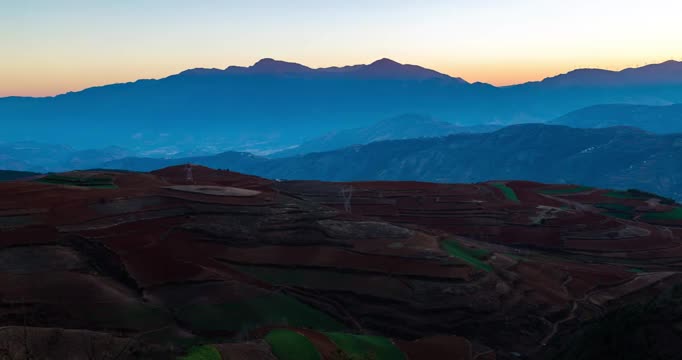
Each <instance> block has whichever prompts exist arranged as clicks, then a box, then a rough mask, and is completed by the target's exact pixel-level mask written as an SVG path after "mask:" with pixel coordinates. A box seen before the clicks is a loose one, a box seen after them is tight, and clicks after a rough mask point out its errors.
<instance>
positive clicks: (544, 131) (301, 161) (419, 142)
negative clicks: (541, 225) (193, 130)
mask: <svg viewBox="0 0 682 360" xmlns="http://www.w3.org/2000/svg"><path fill="white" fill-rule="evenodd" d="M680 146H682V135H679V134H678V135H674V134H673V135H655V134H651V133H647V132H644V131H642V130H639V129H635V128H627V127H613V128H604V129H575V128H569V127H565V126H556V125H541V124H527V125H515V126H510V127H506V128H503V129H501V130H498V131H495V132H492V133H483V134H457V135H451V136H447V137H442V138H425V139H412V140H393V141H381V142H375V143H371V144H368V145H364V146H353V147H348V148H344V149H340V150H335V151H329V152H322V153H314V154H308V155H305V156H297V157H290V158H283V159H272V160H265V159H261V158H258V159H257V160H256V158H252V157H250V156H248V155H241V156H239V155H230V157H229V158H230V159H232V160H230V161H227V160H226V161H221V160H220V157H206V158H186V159H173V160H163V161H159V160H148V159H127V160H121V161H113V162H110V163H107V164H106V165H105V167H108V168H115V169H129V170H137V171H149V170H153V169H154V168H157V167H159V166H171V165H178V164H184V163H196V164H202V165H210V166H215V167H220V168H229V169H232V170H235V171H243V172H248V173H253V174H257V175H259V176H264V177H268V178H273V179H274V178H278V179H317V180H325V181H351V180H401V181H406V180H414V181H434V182H465V183H469V182H479V181H486V180H491V179H523V180H530V181H540V182H549V183H574V184H584V185H590V186H596V187H604V188H613V189H630V188H636V189H640V190H645V191H650V192H655V193H659V194H662V195H665V196H668V197H673V198H676V199H682V192H680V188H682V175H680V174H682V153H681V152H680V151H679V149H680ZM221 156H227V155H221Z"/></svg>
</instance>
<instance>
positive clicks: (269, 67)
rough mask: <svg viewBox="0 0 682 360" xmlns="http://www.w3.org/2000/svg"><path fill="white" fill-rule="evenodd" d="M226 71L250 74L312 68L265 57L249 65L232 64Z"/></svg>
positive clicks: (299, 70)
mask: <svg viewBox="0 0 682 360" xmlns="http://www.w3.org/2000/svg"><path fill="white" fill-rule="evenodd" d="M226 71H229V72H231V73H248V74H300V73H306V72H310V71H312V69H311V68H309V67H307V66H304V65H301V64H298V63H293V62H287V61H281V60H275V59H272V58H263V59H260V60H258V61H257V62H256V63H255V64H253V65H251V66H249V67H243V66H230V67H228V68H227V69H226Z"/></svg>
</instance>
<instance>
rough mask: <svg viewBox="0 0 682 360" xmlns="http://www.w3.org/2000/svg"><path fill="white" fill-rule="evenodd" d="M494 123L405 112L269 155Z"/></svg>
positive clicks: (487, 127) (473, 130) (431, 134)
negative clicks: (462, 122)
mask: <svg viewBox="0 0 682 360" xmlns="http://www.w3.org/2000/svg"><path fill="white" fill-rule="evenodd" d="M500 127H501V126H496V125H479V126H458V125H454V124H451V123H448V122H445V121H438V120H435V119H433V118H431V117H429V116H424V115H417V114H405V115H401V116H397V117H393V118H389V119H385V120H382V121H379V122H377V123H375V124H373V125H371V126H369V127H365V128H357V129H349V130H340V131H334V132H330V133H328V134H325V135H323V136H321V137H318V138H314V139H311V140H309V141H306V142H304V143H302V144H301V145H299V146H296V147H294V148H292V149H287V150H284V151H280V152H276V153H274V154H270V155H268V156H269V157H277V158H281V157H288V156H293V155H304V154H309V153H313V152H322V151H329V150H337V149H341V148H344V147H347V146H351V145H364V144H369V143H371V142H375V141H382V140H400V139H415V138H422V137H439V136H446V135H450V134H458V133H481V132H490V131H494V130H497V129H499V128H500Z"/></svg>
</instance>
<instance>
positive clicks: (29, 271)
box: [0, 166, 682, 360]
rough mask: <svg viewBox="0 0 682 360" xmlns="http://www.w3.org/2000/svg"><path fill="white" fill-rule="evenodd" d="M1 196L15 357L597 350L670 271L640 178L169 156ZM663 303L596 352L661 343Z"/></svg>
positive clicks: (424, 357) (678, 275)
mask: <svg viewBox="0 0 682 360" xmlns="http://www.w3.org/2000/svg"><path fill="white" fill-rule="evenodd" d="M104 183H107V184H109V185H110V186H106V187H105V186H92V185H93V184H104ZM344 191H346V192H348V191H351V192H352V199H351V201H350V202H348V203H347V204H346V203H345V202H344V196H343V193H344ZM0 198H1V199H2V201H1V202H0V231H2V234H3V236H2V237H0V260H1V261H0V287H2V289H3V290H2V299H3V302H5V303H6V304H11V305H8V306H6V307H5V308H4V309H3V316H1V317H0V326H2V329H3V338H2V341H0V349H4V350H5V351H7V352H8V353H9V354H11V355H10V356H12V358H15V359H18V358H22V359H23V358H40V359H42V358H48V357H59V358H62V359H84V360H87V359H93V358H101V357H104V358H115V359H126V360H127V359H159V360H160V359H175V358H181V359H211V360H214V359H215V360H220V359H244V360H262V359H270V360H287V359H292V356H294V357H293V358H295V359H297V360H299V359H326V360H337V359H349V358H352V359H363V360H364V359H380V360H396V359H410V360H433V359H457V360H475V359H478V360H494V359H502V360H504V359H518V358H525V359H549V358H554V356H555V355H557V354H559V355H560V354H565V356H564V357H562V358H575V356H576V354H578V355H580V356H579V357H580V358H581V359H585V360H597V359H603V356H601V355H599V353H597V354H593V353H591V351H592V349H593V345H591V343H590V338H589V337H590V336H591V337H594V336H597V337H596V338H595V339H601V338H602V337H600V336H604V335H603V331H602V332H599V327H600V326H601V327H602V328H604V329H613V327H614V325H613V324H611V320H610V319H611V318H612V317H613V315H612V314H616V315H617V314H619V313H620V312H623V311H626V312H627V311H630V310H628V309H629V307H630V306H638V305H640V304H647V303H652V302H658V303H660V301H671V299H678V298H679V296H678V295H675V296H669V295H666V294H671V293H672V294H673V295H674V294H675V293H677V292H679V291H676V289H679V288H680V287H679V286H680V285H681V284H682V272H681V268H680V265H679V264H680V259H682V247H680V236H682V233H680V229H681V227H680V224H682V216H680V207H679V205H678V204H675V203H672V202H669V201H667V200H665V199H662V198H660V197H658V196H656V195H653V194H644V193H641V192H616V193H614V192H613V191H609V190H601V189H595V188H585V187H579V186H575V185H551V184H542V183H534V182H524V181H504V182H483V183H476V184H434V183H423V182H354V183H331V182H319V181H280V182H277V181H271V180H267V179H263V178H258V177H254V176H249V175H244V174H239V173H236V172H234V171H224V170H222V171H219V170H212V169H209V168H205V167H201V166H195V167H194V168H193V178H192V179H191V181H188V180H187V177H186V172H185V168H184V166H178V167H171V168H165V169H160V170H157V171H154V172H151V173H121V172H116V171H80V172H70V173H62V174H57V175H53V176H52V177H50V178H43V179H38V180H32V181H14V182H4V183H0ZM657 299H661V300H660V301H659V300H657ZM666 299H667V300H666ZM676 301H679V300H676ZM658 308H659V309H664V310H666V311H668V310H674V309H670V308H661V307H658ZM645 309H646V308H645ZM652 309H653V308H652ZM668 314H671V315H674V314H675V312H674V311H670V312H669V313H668ZM662 318H665V315H664V313H660V312H658V313H656V314H650V315H649V316H648V317H647V316H640V317H638V318H636V319H633V320H632V321H631V322H630V323H632V324H638V325H639V326H641V327H638V328H637V330H636V331H637V332H638V333H649V334H653V335H655V334H660V336H666V337H665V339H666V342H661V345H660V346H657V347H655V348H654V349H647V350H646V352H642V351H643V350H641V349H640V350H639V352H634V349H633V348H617V347H611V348H610V352H609V356H610V357H612V358H623V356H625V355H639V357H638V358H644V357H645V356H644V355H651V354H654V355H656V356H658V357H659V358H674V357H675V356H676V354H677V353H678V351H677V350H678V349H676V347H675V346H674V344H676V343H678V341H679V340H680V334H679V332H676V331H673V329H674V328H675V327H678V326H679V323H680V321H679V318H669V319H667V321H668V322H667V323H665V324H660V323H657V322H656V321H657V320H658V319H662ZM628 319H630V318H628ZM595 327H596V328H597V330H596V332H594V331H592V332H589V331H590V329H592V328H595ZM583 330H585V331H588V332H587V334H583V333H582V331H583ZM623 330H624V329H619V330H618V331H620V332H622V331H623ZM625 330H628V329H625ZM631 330H632V331H635V329H631ZM586 338H587V340H585V339H586ZM671 340H674V341H671ZM565 351H568V352H567V353H564V352H565ZM188 353H189V354H188ZM93 354H95V355H93ZM183 355H187V357H181V356H183ZM586 355H589V356H586ZM571 356H574V357H571Z"/></svg>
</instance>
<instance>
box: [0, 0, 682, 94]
mask: <svg viewBox="0 0 682 360" xmlns="http://www.w3.org/2000/svg"><path fill="white" fill-rule="evenodd" d="M681 13H682V5H680V4H679V3H678V2H677V1H670V0H652V1H648V2H643V1H615V0H593V1H585V0H576V1H555V0H545V1H538V0H518V1H501V0H480V1H459V0H450V1H441V0H421V1H408V0H392V1H387V0H374V1H372V0H366V1H353V0H347V1H335V0H332V1H323V0H318V1H310V0H289V1H272V0H268V1H258V0H253V1H218V0H204V1H179V0H165V1H160V0H139V1H132V0H119V1H101V0H88V1H86V0H65V1H58V0H53V1H48V0H0V48H1V49H2V55H3V56H2V57H0V96H7V95H35V96H41V95H53V94H58V93H62V92H65V91H70V90H79V89H82V88H85V87H88V86H93V85H101V84H106V83H112V82H122V81H131V80H135V79H138V78H158V77H163V76H167V75H170V74H173V73H177V72H179V71H182V70H183V69H187V68H193V67H218V68H224V67H227V66H228V65H250V64H252V63H254V62H255V61H257V60H258V59H260V58H264V57H273V58H277V59H282V60H288V61H296V62H300V63H303V64H306V65H308V66H312V67H321V66H333V65H346V64H358V63H368V62H371V61H373V60H376V59H379V58H382V57H389V58H392V59H394V60H397V61H399V62H403V63H412V64H419V65H422V66H425V67H429V68H433V69H436V70H438V71H441V72H444V73H448V74H451V75H454V76H460V77H463V78H465V79H466V80H468V81H485V82H490V83H494V84H498V85H506V84H512V83H519V82H524V81H529V80H537V79H541V78H544V77H546V76H551V75H554V74H557V73H562V72H566V71H568V70H571V69H573V68H577V67H601V68H609V69H621V68H625V67H630V66H639V65H644V64H647V63H654V62H661V61H665V60H668V59H678V60H681V59H682V47H681V46H679V45H678V44H679V39H682V26H679V24H678V21H679V14H681Z"/></svg>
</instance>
